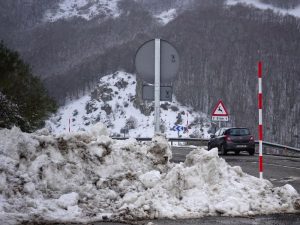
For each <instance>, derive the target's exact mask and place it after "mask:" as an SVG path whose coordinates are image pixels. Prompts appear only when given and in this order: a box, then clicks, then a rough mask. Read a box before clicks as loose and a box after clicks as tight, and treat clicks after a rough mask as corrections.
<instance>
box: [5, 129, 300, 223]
mask: <svg viewBox="0 0 300 225" xmlns="http://www.w3.org/2000/svg"><path fill="white" fill-rule="evenodd" d="M0 140H1V142H0V161H1V164H0V171H1V172H0V222H4V221H5V222H7V221H8V220H9V219H11V218H14V219H16V218H18V220H19V221H20V220H32V219H36V218H40V219H41V218H42V219H44V220H56V221H57V220H58V221H76V222H80V221H95V220H105V219H111V220H116V221H121V220H135V219H152V218H163V217H169V218H191V217H199V216H205V215H220V214H222V215H233V216H238V215H239V216H240V215H254V214H263V213H282V212H296V209H295V208H294V206H295V205H296V204H295V202H296V199H297V198H299V195H298V193H297V192H296V190H295V189H294V188H293V187H292V186H290V185H285V186H283V187H277V188H274V187H273V186H272V184H271V183H270V182H269V181H267V180H262V181H261V180H259V179H258V178H255V177H252V176H250V175H247V174H245V173H243V172H242V170H241V168H240V167H231V166H229V165H228V164H227V163H226V162H225V161H224V160H223V159H221V158H219V157H218V154H217V150H212V151H209V152H208V151H206V150H204V149H197V150H194V151H193V152H191V153H190V154H189V155H188V156H187V159H186V161H185V162H184V163H181V164H173V163H170V162H169V159H170V158H171V157H172V153H171V150H170V147H169V145H168V142H167V140H166V139H165V138H164V137H163V136H156V137H154V138H153V140H152V141H151V142H147V143H139V142H137V141H136V140H134V139H129V140H126V141H116V140H112V139H111V138H109V137H108V136H107V130H106V129H105V127H104V126H103V125H102V124H97V125H96V126H95V127H94V128H93V131H90V132H85V133H84V132H78V133H72V134H69V135H58V136H50V135H48V136H47V135H39V134H26V133H22V132H21V131H20V130H19V129H18V128H13V129H11V130H7V129H3V130H0ZM298 203H299V202H298ZM10 222H11V221H10ZM13 222H14V221H13ZM13 222H11V223H13Z"/></svg>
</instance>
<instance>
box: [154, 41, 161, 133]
mask: <svg viewBox="0 0 300 225" xmlns="http://www.w3.org/2000/svg"><path fill="white" fill-rule="evenodd" d="M154 54H155V69H154V70H155V81H154V83H155V86H154V89H155V91H154V98H155V103H154V105H155V111H154V122H155V129H154V133H155V134H157V133H160V114H159V113H160V112H159V110H160V39H155V53H154Z"/></svg>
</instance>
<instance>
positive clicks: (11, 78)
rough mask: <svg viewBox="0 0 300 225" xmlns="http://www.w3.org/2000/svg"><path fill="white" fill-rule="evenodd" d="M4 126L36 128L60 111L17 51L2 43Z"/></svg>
mask: <svg viewBox="0 0 300 225" xmlns="http://www.w3.org/2000/svg"><path fill="white" fill-rule="evenodd" d="M0 106H1V108H0V127H5V128H10V127H11V126H13V125H16V126H19V127H20V128H21V129H22V130H23V131H27V132H30V131H34V130H36V129H38V128H40V127H42V126H43V124H44V122H43V121H44V119H45V118H46V117H47V116H48V114H49V113H51V112H54V111H55V110H56V108H57V107H56V104H55V102H54V101H53V100H52V99H51V98H50V97H49V96H48V94H47V92H46V90H45V88H44V87H43V85H42V82H41V81H40V79H39V78H37V77H34V76H33V75H32V73H31V70H30V67H29V65H28V64H25V63H24V62H23V61H22V59H21V58H20V56H19V54H18V53H17V52H14V51H11V50H10V49H8V48H7V47H5V45H4V44H3V42H1V43H0Z"/></svg>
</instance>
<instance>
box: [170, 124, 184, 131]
mask: <svg viewBox="0 0 300 225" xmlns="http://www.w3.org/2000/svg"><path fill="white" fill-rule="evenodd" d="M173 129H174V130H175V131H178V132H179V131H184V126H180V125H176V126H174V127H173Z"/></svg>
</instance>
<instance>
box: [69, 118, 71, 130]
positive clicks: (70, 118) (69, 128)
mask: <svg viewBox="0 0 300 225" xmlns="http://www.w3.org/2000/svg"><path fill="white" fill-rule="evenodd" d="M70 132H71V118H69V133H70Z"/></svg>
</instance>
